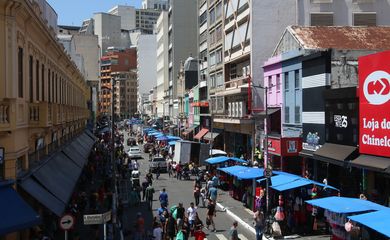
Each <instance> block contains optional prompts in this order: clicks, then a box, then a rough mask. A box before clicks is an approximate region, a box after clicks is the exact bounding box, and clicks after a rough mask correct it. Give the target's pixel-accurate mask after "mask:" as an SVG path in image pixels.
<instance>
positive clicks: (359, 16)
mask: <svg viewBox="0 0 390 240" xmlns="http://www.w3.org/2000/svg"><path fill="white" fill-rule="evenodd" d="M353 25H354V26H376V13H354V14H353Z"/></svg>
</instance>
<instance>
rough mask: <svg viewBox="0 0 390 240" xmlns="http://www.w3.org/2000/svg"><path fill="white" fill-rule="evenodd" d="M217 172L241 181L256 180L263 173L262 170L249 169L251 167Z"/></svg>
mask: <svg viewBox="0 0 390 240" xmlns="http://www.w3.org/2000/svg"><path fill="white" fill-rule="evenodd" d="M218 170H220V171H223V172H226V173H228V174H230V175H233V176H235V177H237V178H238V179H242V180H246V179H256V178H260V177H263V172H264V169H263V168H251V167H244V166H232V167H226V168H218Z"/></svg>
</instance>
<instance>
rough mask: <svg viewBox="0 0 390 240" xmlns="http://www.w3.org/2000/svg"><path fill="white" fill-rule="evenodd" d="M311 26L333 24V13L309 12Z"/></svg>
mask: <svg viewBox="0 0 390 240" xmlns="http://www.w3.org/2000/svg"><path fill="white" fill-rule="evenodd" d="M310 25H311V26H333V13H311V14H310Z"/></svg>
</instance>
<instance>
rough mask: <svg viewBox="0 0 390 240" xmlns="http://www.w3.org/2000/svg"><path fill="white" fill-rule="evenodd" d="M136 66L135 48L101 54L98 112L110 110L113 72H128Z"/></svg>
mask: <svg viewBox="0 0 390 240" xmlns="http://www.w3.org/2000/svg"><path fill="white" fill-rule="evenodd" d="M136 67H137V52H136V49H135V48H131V49H125V50H114V51H111V52H108V53H107V54H106V55H104V56H102V58H101V64H100V102H99V103H100V106H99V113H100V114H110V112H111V89H112V80H113V78H114V76H113V75H112V73H114V72H129V71H130V70H134V69H135V68H136Z"/></svg>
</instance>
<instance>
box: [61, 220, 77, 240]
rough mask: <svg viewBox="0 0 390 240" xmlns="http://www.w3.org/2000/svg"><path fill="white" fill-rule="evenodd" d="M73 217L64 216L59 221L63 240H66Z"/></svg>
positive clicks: (72, 223)
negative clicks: (63, 233)
mask: <svg viewBox="0 0 390 240" xmlns="http://www.w3.org/2000/svg"><path fill="white" fill-rule="evenodd" d="M74 222H75V220H74V217H73V216H72V215H70V214H66V215H64V216H62V217H61V219H60V228H61V229H62V230H64V231H65V240H68V230H69V229H71V228H72V227H73V225H74Z"/></svg>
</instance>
